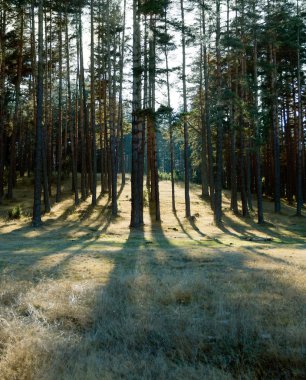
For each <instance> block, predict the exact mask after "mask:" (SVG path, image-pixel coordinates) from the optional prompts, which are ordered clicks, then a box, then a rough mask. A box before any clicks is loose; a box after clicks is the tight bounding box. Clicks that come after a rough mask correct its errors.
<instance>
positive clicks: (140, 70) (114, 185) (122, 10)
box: [0, 0, 306, 227]
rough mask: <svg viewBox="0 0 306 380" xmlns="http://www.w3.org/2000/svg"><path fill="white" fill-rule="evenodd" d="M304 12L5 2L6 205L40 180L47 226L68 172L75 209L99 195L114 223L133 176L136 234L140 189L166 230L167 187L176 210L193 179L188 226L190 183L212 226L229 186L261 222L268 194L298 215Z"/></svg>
mask: <svg viewBox="0 0 306 380" xmlns="http://www.w3.org/2000/svg"><path fill="white" fill-rule="evenodd" d="M305 12H306V9H305V4H304V3H303V2H302V1H300V0H297V1H290V0H279V1H275V0H259V1H258V0H226V1H225V0H207V1H206V0H173V1H168V0H155V1H152V0H133V2H132V1H130V2H129V1H128V0H124V1H119V0H98V1H97V0H91V1H82V0H77V1H66V0H63V1H61V2H59V1H47V0H39V1H34V0H33V1H30V2H26V1H23V0H14V1H13V0H12V1H5V0H1V6H0V204H1V203H2V201H3V199H4V197H6V198H7V199H9V200H12V199H14V188H15V186H16V184H17V182H18V180H19V178H23V177H25V176H28V177H33V193H34V206H33V225H34V226H39V225H40V224H41V215H42V212H45V213H48V212H49V211H50V209H51V201H50V197H51V196H54V195H55V200H56V202H60V201H61V199H62V183H63V180H64V179H65V178H66V177H68V176H70V177H71V189H72V192H73V194H74V202H75V204H76V205H77V204H79V202H82V201H84V200H85V199H87V197H89V196H91V199H92V205H93V206H95V204H96V202H97V188H99V189H101V194H102V195H103V194H104V193H106V194H108V196H109V197H110V199H111V210H112V215H113V216H116V215H117V213H118V201H117V198H118V197H117V196H118V176H119V174H120V175H121V181H120V182H121V183H122V184H123V185H124V184H125V180H126V179H125V177H126V173H130V174H131V204H132V208H131V220H130V224H131V226H132V227H138V226H141V225H142V224H143V207H144V193H146V194H148V198H149V204H150V210H151V213H152V214H153V215H154V217H155V219H156V220H157V221H158V220H160V218H161V215H160V201H159V181H160V180H161V179H169V180H171V184H172V210H173V211H174V212H175V209H176V199H175V186H174V183H175V181H179V180H181V181H183V182H184V186H185V187H184V190H185V216H186V217H187V218H189V217H190V216H191V215H192V211H193V210H191V208H190V195H189V187H190V183H191V182H197V183H201V185H202V197H203V198H204V199H206V200H208V201H209V202H210V205H211V208H212V210H213V212H214V220H215V223H216V224H220V223H221V222H222V191H223V189H227V190H230V193H231V210H232V211H233V212H234V213H237V214H238V213H240V212H241V213H242V215H243V216H248V215H249V212H250V211H251V210H253V208H255V210H256V212H257V215H258V223H264V212H265V210H264V209H263V197H267V198H270V199H271V200H273V201H274V210H275V212H276V213H279V212H280V211H281V199H285V200H286V201H287V202H288V203H289V204H291V205H295V207H296V214H297V215H298V216H300V215H301V213H302V209H303V200H305V199H306V163H305V158H306V155H305V153H306V150H305V149H306V75H305V64H306V13H305ZM190 55H192V62H191V59H190ZM86 57H89V58H90V63H89V66H88V65H87V62H86ZM173 57H176V58H175V59H174V60H173ZM173 78H175V79H173ZM175 86H176V87H177V88H178V89H179V90H178V91H180V99H179V101H178V100H177V99H175V101H174V98H173V88H174V87H175ZM161 93H163V95H161ZM178 102H179V104H177V103H178ZM174 103H175V104H174ZM52 185H54V186H53V187H52ZM145 187H146V189H145ZM54 191H55V194H53V192H54ZM240 194H241V196H240ZM42 195H43V196H42ZM240 197H241V198H240ZM240 199H241V207H240ZM256 203H257V204H256ZM240 208H241V210H240Z"/></svg>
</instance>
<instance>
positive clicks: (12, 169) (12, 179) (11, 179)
mask: <svg viewBox="0 0 306 380" xmlns="http://www.w3.org/2000/svg"><path fill="white" fill-rule="evenodd" d="M23 45H24V9H23V7H21V9H20V34H19V41H18V58H17V80H16V85H15V109H14V117H13V131H12V137H11V151H10V166H9V173H8V189H7V197H8V199H13V187H14V186H15V183H16V139H17V133H18V129H19V123H20V86H21V79H22V64H23Z"/></svg>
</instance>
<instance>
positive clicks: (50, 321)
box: [0, 182, 306, 380]
mask: <svg viewBox="0 0 306 380" xmlns="http://www.w3.org/2000/svg"><path fill="white" fill-rule="evenodd" d="M67 188H69V185H68V184H67ZM199 191H200V190H199V188H198V187H196V186H193V187H192V209H193V212H194V213H197V214H199V215H198V216H197V217H196V218H195V220H194V221H193V222H189V221H188V220H185V219H184V218H183V214H184V209H183V202H182V200H183V196H184V194H183V190H182V188H181V187H179V186H178V187H177V197H178V201H179V206H178V212H177V215H176V216H175V215H173V214H172V213H171V212H170V210H171V203H170V202H171V199H170V186H169V183H167V182H163V183H161V200H162V218H163V222H162V224H161V225H158V224H156V223H154V222H152V221H151V219H150V215H149V214H148V212H147V211H146V215H145V223H146V225H145V227H144V229H143V230H142V231H133V230H131V231H130V230H129V227H128V224H129V207H130V202H129V186H126V187H125V189H124V190H123V192H122V194H121V196H120V210H121V213H120V217H119V218H116V219H115V220H112V219H111V217H110V215H109V209H108V208H107V207H108V201H107V199H106V198H105V197H104V198H100V199H99V204H98V206H97V208H96V209H95V210H92V209H91V207H90V200H88V201H87V202H85V203H83V204H82V205H81V206H79V207H77V208H74V207H73V205H72V199H71V197H70V196H67V198H66V199H65V200H64V201H63V203H62V204H60V205H56V206H55V207H54V208H53V210H52V213H51V214H50V215H45V216H44V221H45V225H44V227H43V228H42V229H41V230H34V231H33V230H32V228H31V227H30V226H29V221H30V220H29V218H27V217H25V216H23V217H22V219H21V220H20V221H7V220H5V218H4V217H5V215H3V218H2V220H0V233H1V234H0V271H1V281H0V374H1V375H0V378H1V380H2V379H3V380H6V379H7V380H12V379H16V380H22V379H46V380H51V379H52V380H58V379H64V380H68V379H71V380H75V379H76V380H84V379H89V380H94V379H121V378H124V379H216V380H219V379H221V380H222V379H305V378H306V318H305V312H306V293H305V291H306V272H305V261H306V243H305V231H306V223H305V220H304V219H296V218H291V217H289V216H290V215H291V214H293V212H294V211H293V209H290V208H289V207H287V206H284V211H283V214H282V215H280V216H274V215H273V214H272V213H269V214H268V215H267V217H268V219H269V222H270V224H269V225H267V226H265V227H258V226H257V225H256V223H255V222H254V220H253V219H252V218H251V219H248V220H243V219H241V218H238V217H236V216H233V215H232V214H231V213H230V212H229V211H227V212H225V220H226V221H227V223H226V224H225V226H224V228H223V229H218V228H217V227H215V226H213V224H212V214H211V211H210V210H209V207H208V205H207V204H205V203H204V202H203V201H202V200H200V198H199ZM25 192H26V188H24V187H23V186H22V184H20V185H19V188H18V192H17V195H18V196H19V197H20V198H22V194H23V193H25ZM226 196H227V194H225V197H226ZM18 201H19V202H20V199H17V200H16V202H18ZM26 202H27V200H26V201H25V204H26ZM265 206H266V208H268V209H270V208H271V205H270V204H269V203H268V202H266V205H265ZM226 207H228V199H227V198H225V208H226ZM25 208H26V206H23V209H25ZM249 237H253V238H254V237H256V238H258V237H262V238H271V239H272V241H249V240H247V239H248V238H249Z"/></svg>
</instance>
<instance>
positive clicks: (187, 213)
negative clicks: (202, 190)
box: [180, 0, 191, 218]
mask: <svg viewBox="0 0 306 380" xmlns="http://www.w3.org/2000/svg"><path fill="white" fill-rule="evenodd" d="M180 5H181V18H182V54H183V57H182V59H183V66H182V80H183V102H184V105H183V112H184V122H183V127H184V178H185V216H186V218H190V216H191V212H190V195H189V154H188V153H189V152H188V151H189V142H188V126H187V120H186V114H187V111H188V109H187V86H186V37H185V12H184V0H180Z"/></svg>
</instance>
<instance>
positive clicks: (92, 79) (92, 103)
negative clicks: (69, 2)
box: [90, 0, 97, 206]
mask: <svg viewBox="0 0 306 380" xmlns="http://www.w3.org/2000/svg"><path fill="white" fill-rule="evenodd" d="M90 40H91V45H90V96H91V98H90V108H91V110H90V116H91V133H92V189H91V191H92V199H91V204H92V205H93V206H95V205H96V204H97V146H96V96H95V44H94V3H93V0H91V1H90Z"/></svg>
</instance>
